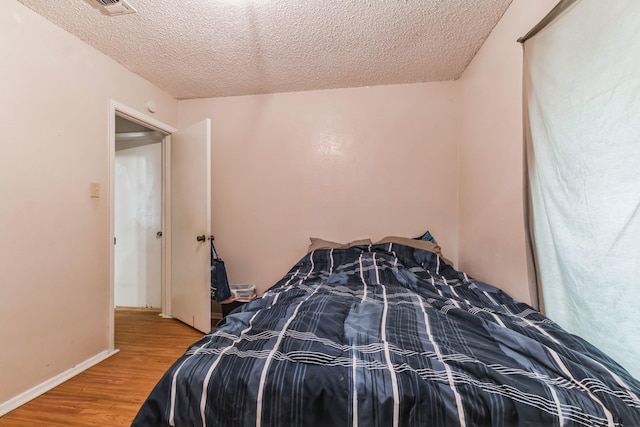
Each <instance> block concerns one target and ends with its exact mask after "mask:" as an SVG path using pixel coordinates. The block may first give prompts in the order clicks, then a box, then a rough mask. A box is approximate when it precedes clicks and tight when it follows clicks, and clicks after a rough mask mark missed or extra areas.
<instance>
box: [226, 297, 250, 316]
mask: <svg viewBox="0 0 640 427" xmlns="http://www.w3.org/2000/svg"><path fill="white" fill-rule="evenodd" d="M247 302H248V301H238V300H232V301H229V302H226V303H225V302H223V303H221V304H220V305H221V306H222V317H223V318H224V317H227V316H228V315H229V313H231V312H232V311H233V310H235V309H236V308H238V307H242V306H243V305H245V304H246V303H247Z"/></svg>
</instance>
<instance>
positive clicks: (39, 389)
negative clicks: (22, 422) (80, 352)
mask: <svg viewBox="0 0 640 427" xmlns="http://www.w3.org/2000/svg"><path fill="white" fill-rule="evenodd" d="M118 351H119V350H113V351H108V350H105V351H103V352H101V353H98V354H96V355H95V356H93V357H90V358H89V359H87V360H85V361H84V362H82V363H80V364H78V365H76V366H74V367H73V368H71V369H67V370H66V371H64V372H62V373H61V374H59V375H56V376H55V377H53V378H50V379H48V380H46V381H45V382H42V383H40V384H38V385H37V386H35V387H33V388H31V389H29V390H27V391H25V392H24V393H20V394H19V395H17V396H16V397H14V398H12V399H9V400H7V401H6V402H3V403H0V417H1V416H3V415H5V414H7V413H9V412H11V411H13V410H14V409H16V408H18V407H20V406H22V405H24V404H25V403H27V402H28V401H30V400H33V399H35V398H36V397H38V396H40V395H42V394H44V393H46V392H47V391H49V390H51V389H52V388H54V387H57V386H59V385H60V384H62V383H63V382H65V381H67V380H69V379H71V378H73V377H75V376H76V375H78V374H79V373H81V372H83V371H86V370H87V369H89V368H90V367H92V366H94V365H97V364H98V363H100V362H102V361H103V360H105V359H107V358H108V357H111V356H113V355H114V354H116V353H117V352H118Z"/></svg>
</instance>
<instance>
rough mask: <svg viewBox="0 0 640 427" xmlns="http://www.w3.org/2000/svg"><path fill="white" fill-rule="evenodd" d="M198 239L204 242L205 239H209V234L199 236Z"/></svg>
mask: <svg viewBox="0 0 640 427" xmlns="http://www.w3.org/2000/svg"><path fill="white" fill-rule="evenodd" d="M196 240H197V241H198V242H204V241H205V240H207V236H205V235H204V234H203V235H202V236H198V237H196Z"/></svg>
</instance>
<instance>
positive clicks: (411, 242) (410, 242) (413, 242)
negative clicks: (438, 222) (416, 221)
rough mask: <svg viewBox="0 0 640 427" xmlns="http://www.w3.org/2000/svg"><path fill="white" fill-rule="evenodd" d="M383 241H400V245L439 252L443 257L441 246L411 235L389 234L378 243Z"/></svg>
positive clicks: (378, 242)
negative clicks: (413, 237)
mask: <svg viewBox="0 0 640 427" xmlns="http://www.w3.org/2000/svg"><path fill="white" fill-rule="evenodd" d="M381 243H398V244H400V245H405V246H409V247H412V248H416V249H422V250H424V251H429V252H433V253H434V254H438V255H440V257H442V250H441V249H440V246H438V245H437V244H435V243H433V242H430V241H427V240H419V239H412V238H410V237H399V236H387V237H385V238H384V239H382V240H379V241H377V242H376V245H378V244H381Z"/></svg>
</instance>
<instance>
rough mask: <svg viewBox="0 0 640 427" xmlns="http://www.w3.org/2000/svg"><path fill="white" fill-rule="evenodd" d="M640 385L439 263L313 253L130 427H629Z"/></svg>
mask: <svg viewBox="0 0 640 427" xmlns="http://www.w3.org/2000/svg"><path fill="white" fill-rule="evenodd" d="M639 395H640V382H638V381H637V380H635V379H634V378H632V377H631V376H630V375H629V374H628V373H627V372H626V371H625V370H624V369H622V368H621V367H620V366H619V365H617V364H616V363H615V362H614V361H612V360H611V359H610V358H609V357H607V356H606V355H605V354H604V353H603V352H601V351H600V350H598V349H596V348H595V347H593V346H592V345H590V344H589V343H587V342H585V341H584V340H582V339H581V338H579V337H576V336H573V335H570V334H569V333H567V332H566V331H564V330H563V329H562V328H560V327H559V326H558V325H556V324H555V323H553V322H552V321H550V320H549V319H548V318H546V317H545V316H543V315H542V314H541V313H539V312H538V311H536V310H534V309H532V308H531V307H530V306H528V305H526V304H523V303H519V302H516V301H514V300H513V299H512V298H510V297H509V296H508V295H506V294H505V293H504V292H502V291H500V290H498V289H497V288H495V287H492V286H490V285H488V284H486V283H483V282H480V281H477V280H474V279H473V278H471V277H468V276H467V275H466V274H464V273H462V272H459V271H457V270H455V269H454V268H453V267H451V266H450V265H448V264H447V263H445V262H444V261H443V260H442V258H440V257H439V256H438V255H436V254H434V253H432V252H427V251H424V250H421V249H415V248H412V247H409V246H404V245H399V244H394V243H388V244H381V245H368V246H356V247H351V248H349V249H321V250H316V251H314V252H311V253H309V254H308V255H306V256H305V257H303V258H302V259H301V260H300V261H299V262H298V263H297V264H296V265H295V266H294V267H293V268H292V269H291V270H290V271H289V272H288V273H287V274H286V275H285V276H284V277H283V278H282V279H281V280H280V281H279V282H278V283H277V284H276V285H275V286H273V287H272V288H271V289H270V290H269V291H267V292H266V293H265V294H264V295H263V296H262V297H261V298H258V299H256V300H254V301H252V302H250V303H248V304H246V305H244V306H243V307H242V308H241V309H240V310H239V311H236V312H234V313H232V314H231V315H229V316H227V317H226V318H225V319H224V320H223V321H222V323H220V324H219V325H218V327H217V328H214V329H213V330H212V331H211V332H210V333H209V334H207V335H206V336H204V337H203V338H202V339H201V340H200V341H199V342H197V343H195V344H194V345H193V346H192V347H190V348H189V349H188V350H187V352H186V353H185V354H184V355H183V356H182V357H181V358H180V359H179V360H178V361H176V363H175V364H174V365H173V366H172V367H171V368H170V369H169V370H168V371H167V372H166V374H165V375H164V376H163V378H162V379H161V380H160V381H159V383H158V384H157V385H156V387H155V389H154V390H153V391H152V393H151V395H150V396H149V397H148V399H147V400H146V402H145V403H144V404H143V406H142V407H141V409H140V411H139V413H138V415H137V417H136V418H135V420H134V421H133V426H166V425H175V426H205V425H206V426H225V427H227V426H229V427H231V426H258V427H259V426H332V427H339V426H354V427H355V426H363V427H369V426H485V425H486V426H488V425H493V426H515V425H518V426H560V425H562V426H622V425H625V426H640V399H639V397H638V396H639Z"/></svg>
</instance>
